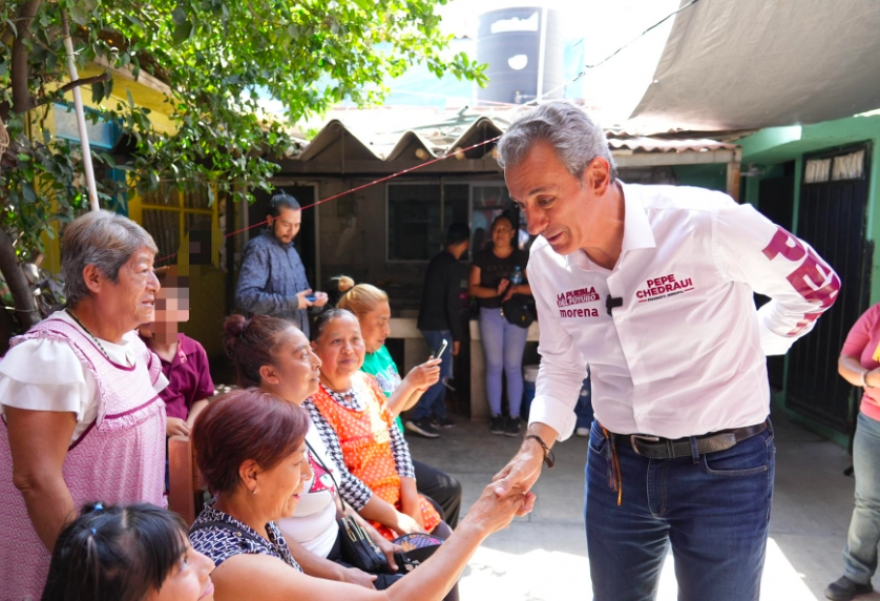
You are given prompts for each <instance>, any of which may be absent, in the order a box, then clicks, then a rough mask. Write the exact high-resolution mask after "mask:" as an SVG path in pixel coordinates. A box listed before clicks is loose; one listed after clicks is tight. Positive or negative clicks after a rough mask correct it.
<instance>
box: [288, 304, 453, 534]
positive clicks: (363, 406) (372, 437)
mask: <svg viewBox="0 0 880 601" xmlns="http://www.w3.org/2000/svg"><path fill="white" fill-rule="evenodd" d="M312 348H314V349H315V354H317V355H318V357H320V359H321V385H320V387H319V388H318V392H317V393H315V394H314V395H312V396H311V397H310V398H309V400H307V401H306V402H305V404H304V407H305V408H306V409H308V410H309V413H310V414H311V417H312V422H313V423H314V424H315V425H316V426H317V428H318V432H319V433H320V435H321V438H322V440H323V441H324V444H325V445H326V447H327V451H328V453H329V455H330V457H331V459H333V461H334V462H336V465H337V467H338V468H339V471H340V473H341V474H342V481H341V482H340V487H341V490H340V494H342V496H343V498H344V499H345V500H346V501H347V502H348V503H349V505H351V506H352V507H353V508H354V509H355V510H356V511H360V510H361V509H362V508H363V507H364V506H365V505H366V503H367V502H369V501H370V499H371V498H372V497H373V496H378V497H379V498H381V499H383V500H384V501H385V502H387V503H388V504H390V505H392V506H393V507H394V508H395V509H396V510H397V511H398V512H400V513H403V514H405V515H408V516H409V517H411V518H412V519H413V520H414V521H415V522H416V524H417V525H418V526H417V529H416V531H427V532H431V533H433V534H435V535H436V536H439V537H440V538H446V536H448V535H449V533H450V531H451V530H450V528H449V526H448V525H447V524H446V523H444V522H443V521H442V519H441V517H440V514H439V513H438V512H437V510H436V509H435V508H434V506H433V505H432V503H431V502H430V501H429V500H428V499H426V498H425V497H423V496H421V495H419V494H418V491H417V489H416V479H415V472H414V470H413V466H412V458H411V457H410V453H409V446H408V445H407V444H406V441H405V440H404V439H403V434H402V433H401V432H400V429H398V428H397V426H395V425H394V416H393V415H392V414H391V411H390V410H389V409H388V404H387V402H386V400H385V395H384V393H383V392H382V390H381V389H380V388H379V385H378V384H377V383H376V379H375V378H373V377H372V376H370V375H369V374H366V373H364V372H362V371H360V368H361V366H362V365H363V362H364V353H365V347H364V341H363V338H362V336H361V328H360V325H359V324H358V320H357V318H356V317H355V316H354V314H352V313H351V312H349V311H346V310H345V309H331V310H329V311H325V312H324V313H321V314H320V315H319V316H318V318H317V320H316V321H315V331H314V333H313V339H312ZM373 525H374V526H375V527H376V529H377V530H378V531H379V532H380V533H381V534H382V535H383V536H384V537H385V538H387V539H388V540H393V539H394V538H396V537H397V536H399V535H401V534H406V532H400V531H399V530H396V529H395V525H394V522H390V523H389V522H385V521H379V520H374V521H373Z"/></svg>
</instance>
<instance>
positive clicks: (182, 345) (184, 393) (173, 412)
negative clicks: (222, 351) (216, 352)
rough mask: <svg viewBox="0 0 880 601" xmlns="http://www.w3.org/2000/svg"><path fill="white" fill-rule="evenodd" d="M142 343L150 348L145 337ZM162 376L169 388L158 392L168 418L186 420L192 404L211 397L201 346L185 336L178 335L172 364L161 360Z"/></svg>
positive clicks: (209, 376)
mask: <svg viewBox="0 0 880 601" xmlns="http://www.w3.org/2000/svg"><path fill="white" fill-rule="evenodd" d="M142 339H143V341H144V342H145V343H146V344H147V346H149V345H150V341H149V339H147V338H143V337H142ZM160 359H161V360H162V373H163V374H165V377H166V378H168V387H167V388H165V389H164V390H163V391H162V392H160V393H159V396H161V397H162V400H163V401H165V412H166V413H167V414H168V417H179V418H180V419H186V418H187V416H188V415H189V410H190V409H191V408H192V406H193V403H195V402H196V401H201V400H202V399H206V398H208V397H210V396H214V382H213V381H212V380H211V373H210V371H209V370H208V354H207V353H206V352H205V349H204V347H202V345H201V344H199V343H198V342H197V341H195V340H193V339H192V338H190V337H189V336H186V335H185V334H180V333H178V334H177V352H176V353H175V354H174V359H173V360H172V361H171V362H168V361H166V360H165V359H162V358H161V357H160Z"/></svg>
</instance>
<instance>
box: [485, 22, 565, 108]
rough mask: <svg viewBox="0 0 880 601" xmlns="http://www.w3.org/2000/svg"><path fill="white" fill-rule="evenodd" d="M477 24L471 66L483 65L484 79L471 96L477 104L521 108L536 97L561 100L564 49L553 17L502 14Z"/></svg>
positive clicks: (558, 27)
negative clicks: (516, 105) (479, 101)
mask: <svg viewBox="0 0 880 601" xmlns="http://www.w3.org/2000/svg"><path fill="white" fill-rule="evenodd" d="M479 23H480V25H479V31H478V34H477V61H478V62H480V63H486V64H488V68H487V70H486V75H487V76H488V78H489V83H488V85H487V86H486V87H485V88H479V89H478V90H477V98H478V99H479V100H488V101H494V102H509V103H514V104H523V103H525V102H528V101H530V100H534V99H535V97H538V96H541V97H542V98H544V99H547V98H561V97H562V95H563V90H562V89H561V87H560V86H562V84H563V83H564V79H563V60H564V56H563V53H564V50H565V46H564V42H563V39H562V20H561V16H560V14H559V12H558V11H555V10H552V9H549V8H542V7H517V8H502V9H499V10H493V11H490V12H487V13H485V14H483V15H481V16H480V18H479ZM548 93H549V94H548Z"/></svg>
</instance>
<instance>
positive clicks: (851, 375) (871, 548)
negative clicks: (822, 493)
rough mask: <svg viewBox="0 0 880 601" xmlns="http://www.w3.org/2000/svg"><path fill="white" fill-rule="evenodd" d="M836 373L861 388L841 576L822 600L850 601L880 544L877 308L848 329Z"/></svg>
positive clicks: (864, 590) (867, 578)
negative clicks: (852, 495)
mask: <svg viewBox="0 0 880 601" xmlns="http://www.w3.org/2000/svg"><path fill="white" fill-rule="evenodd" d="M837 371H838V372H839V373H840V375H841V376H842V377H843V379H844V380H846V381H847V382H849V383H850V384H852V385H853V386H859V387H861V388H862V389H863V393H862V404H861V408H860V410H859V417H858V421H857V424H856V435H855V439H854V440H853V470H854V473H855V478H856V489H855V497H856V506H855V509H854V510H853V514H852V520H851V521H850V524H849V533H848V534H847V537H846V548H845V549H844V550H843V565H844V571H843V576H842V577H841V578H840V579H838V580H837V581H835V582H832V583H831V584H830V585H828V588H827V589H826V590H825V596H826V597H828V598H829V599H833V600H834V601H849V600H850V599H852V598H853V597H855V596H856V595H867V594H868V593H870V592H871V591H873V590H874V587H873V586H872V585H871V578H872V577H873V576H874V572H875V571H876V570H877V544H878V543H880V304H876V305H874V306H872V307H871V308H869V309H868V310H867V311H865V313H864V314H863V315H862V316H861V317H859V319H858V321H856V323H855V325H853V327H852V329H851V330H850V331H849V335H847V337H846V341H845V342H844V343H843V349H842V350H841V351H840V359H839V360H838V362H837Z"/></svg>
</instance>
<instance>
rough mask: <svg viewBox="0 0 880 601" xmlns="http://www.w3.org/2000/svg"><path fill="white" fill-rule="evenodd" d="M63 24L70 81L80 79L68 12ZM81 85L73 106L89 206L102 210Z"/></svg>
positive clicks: (74, 95) (95, 209)
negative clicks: (68, 22)
mask: <svg viewBox="0 0 880 601" xmlns="http://www.w3.org/2000/svg"><path fill="white" fill-rule="evenodd" d="M61 26H62V28H63V34H64V48H65V49H66V50H67V69H68V71H69V72H70V81H71V82H74V81H78V80H79V74H78V73H77V72H76V58H75V54H74V52H73V40H72V39H71V38H70V26H69V25H68V24H67V13H66V12H64V11H63V10H62V11H61ZM79 88H80V87H79V86H76V87H75V88H73V106H74V108H75V109H76V123H77V125H78V126H79V143H80V147H81V148H82V153H83V170H84V171H85V174H86V185H87V186H88V188H89V207H90V208H91V210H92V211H98V210H100V208H101V207H100V206H99V205H98V189H97V187H96V186H95V170H94V168H93V167H92V150H91V147H90V146H89V134H88V131H86V115H85V112H84V111H83V103H82V96H81V95H80V91H79Z"/></svg>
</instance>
